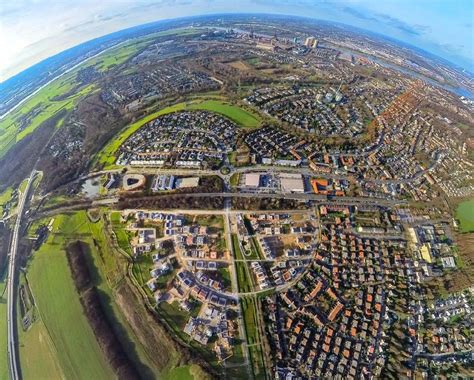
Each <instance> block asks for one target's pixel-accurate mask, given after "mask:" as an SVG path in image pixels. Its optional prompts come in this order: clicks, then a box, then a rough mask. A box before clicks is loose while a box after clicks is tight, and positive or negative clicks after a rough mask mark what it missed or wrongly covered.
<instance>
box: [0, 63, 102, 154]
mask: <svg viewBox="0 0 474 380" xmlns="http://www.w3.org/2000/svg"><path fill="white" fill-rule="evenodd" d="M74 86H75V79H74V77H73V75H72V72H71V73H68V74H66V75H65V76H64V77H61V78H58V79H57V80H55V81H53V82H52V83H50V84H49V85H48V86H46V87H44V88H43V89H41V90H40V91H39V92H38V93H36V94H35V95H34V96H32V97H31V98H30V99H28V100H27V101H26V102H25V103H23V104H22V105H21V106H20V107H19V108H17V109H16V110H15V111H14V112H12V113H11V114H9V115H8V116H6V117H5V118H4V119H2V120H1V121H0V157H2V156H3V155H5V153H6V152H7V151H8V149H10V148H11V147H12V146H13V145H14V144H15V143H16V142H18V141H20V140H21V139H23V138H24V137H25V136H27V135H29V134H30V133H32V132H33V131H34V130H35V129H36V128H38V127H39V126H40V124H41V123H43V122H44V121H46V120H48V119H49V118H50V117H52V116H54V115H56V114H57V113H58V112H60V111H61V110H62V109H66V110H71V109H72V108H73V107H74V105H75V104H76V103H77V101H78V100H79V99H81V98H83V97H84V96H86V95H88V94H90V93H92V92H93V91H94V90H95V87H94V86H92V85H89V86H84V87H82V88H81V89H78V91H76V92H74V93H73V94H68V93H69V92H70V91H71V90H72V89H73V88H74ZM65 95H68V96H65ZM60 96H62V97H61V98H58V97H60ZM28 114H30V116H31V117H30V118H29V120H28V122H27V126H26V127H25V128H24V129H23V130H21V131H19V123H20V120H21V118H22V117H26V116H27V115H28Z"/></svg>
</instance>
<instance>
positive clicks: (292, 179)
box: [280, 173, 304, 193]
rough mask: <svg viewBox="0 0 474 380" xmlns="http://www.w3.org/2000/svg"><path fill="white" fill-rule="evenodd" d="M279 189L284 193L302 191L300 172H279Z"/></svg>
mask: <svg viewBox="0 0 474 380" xmlns="http://www.w3.org/2000/svg"><path fill="white" fill-rule="evenodd" d="M280 185H281V190H282V191H283V192H285V193H304V182H303V176H302V175H301V174H292V173H284V174H280Z"/></svg>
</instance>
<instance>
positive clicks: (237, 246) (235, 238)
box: [232, 234, 244, 260]
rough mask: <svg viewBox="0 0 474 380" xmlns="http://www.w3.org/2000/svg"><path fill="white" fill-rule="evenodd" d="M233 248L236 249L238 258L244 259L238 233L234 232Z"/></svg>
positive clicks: (235, 252)
mask: <svg viewBox="0 0 474 380" xmlns="http://www.w3.org/2000/svg"><path fill="white" fill-rule="evenodd" d="M232 248H233V249H234V255H235V258H236V259H237V260H243V258H244V257H243V255H242V251H241V250H240V245H239V239H238V237H237V235H236V234H232Z"/></svg>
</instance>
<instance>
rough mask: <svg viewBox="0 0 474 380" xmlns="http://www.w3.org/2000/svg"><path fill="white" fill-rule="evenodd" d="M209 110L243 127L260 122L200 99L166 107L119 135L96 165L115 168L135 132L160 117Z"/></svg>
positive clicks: (218, 102) (234, 108) (99, 156)
mask: <svg viewBox="0 0 474 380" xmlns="http://www.w3.org/2000/svg"><path fill="white" fill-rule="evenodd" d="M190 109H192V110H207V111H212V112H216V113H219V114H222V115H224V116H226V117H228V118H229V119H231V120H233V121H235V122H236V123H237V124H239V125H240V126H242V127H254V126H258V125H259V123H260V121H259V120H258V119H257V116H254V115H252V114H251V113H249V112H247V111H245V110H243V109H241V108H239V107H237V106H233V105H230V104H226V103H222V102H220V101H216V100H205V101H200V100H199V99H196V100H193V101H191V102H187V103H184V102H183V103H177V104H174V105H172V106H169V107H165V108H163V109H161V110H159V111H157V112H153V113H151V114H150V115H147V116H146V117H144V118H143V119H140V120H139V121H137V122H135V123H133V124H131V125H130V126H128V127H127V128H126V129H125V130H124V131H122V132H121V133H120V134H118V135H117V137H115V138H114V139H113V140H111V141H110V142H109V143H108V144H107V145H106V146H105V147H104V149H102V150H101V151H100V152H99V154H98V155H97V156H96V157H95V159H94V164H102V165H104V168H107V169H111V168H114V167H115V161H116V159H117V157H116V156H115V154H116V152H117V150H118V149H119V148H120V146H121V145H122V144H123V143H124V142H125V140H127V139H128V138H129V137H130V136H131V135H132V134H133V133H134V132H136V131H137V130H138V129H139V128H140V127H142V126H143V125H145V124H146V123H148V122H149V121H151V120H154V119H156V118H157V117H159V116H162V115H166V114H169V113H172V112H178V111H184V110H190Z"/></svg>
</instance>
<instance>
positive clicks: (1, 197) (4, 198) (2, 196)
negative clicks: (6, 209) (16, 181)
mask: <svg viewBox="0 0 474 380" xmlns="http://www.w3.org/2000/svg"><path fill="white" fill-rule="evenodd" d="M12 191H13V189H12V188H11V187H9V188H8V189H6V190H5V191H4V192H3V193H0V206H1V205H4V204H5V203H8V202H9V201H10V199H11V198H12Z"/></svg>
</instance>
